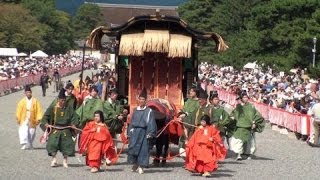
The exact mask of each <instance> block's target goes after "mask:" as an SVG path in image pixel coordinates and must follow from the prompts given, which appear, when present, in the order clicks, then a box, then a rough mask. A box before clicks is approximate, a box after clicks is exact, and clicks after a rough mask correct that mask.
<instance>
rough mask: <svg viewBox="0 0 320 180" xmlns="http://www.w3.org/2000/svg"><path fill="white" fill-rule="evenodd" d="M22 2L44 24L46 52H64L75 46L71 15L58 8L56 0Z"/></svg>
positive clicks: (24, 0)
mask: <svg viewBox="0 0 320 180" xmlns="http://www.w3.org/2000/svg"><path fill="white" fill-rule="evenodd" d="M22 4H23V6H24V7H26V8H27V9H29V10H30V12H31V14H32V15H33V16H35V17H36V18H37V19H38V21H39V22H40V23H42V24H43V29H44V31H45V36H44V40H45V41H46V42H47V46H45V48H44V50H45V52H46V53H48V54H64V53H66V52H67V51H68V50H70V49H71V48H73V47H74V39H73V29H72V22H71V17H70V16H69V15H68V14H67V13H64V12H62V11H58V10H56V9H55V4H54V0H22Z"/></svg>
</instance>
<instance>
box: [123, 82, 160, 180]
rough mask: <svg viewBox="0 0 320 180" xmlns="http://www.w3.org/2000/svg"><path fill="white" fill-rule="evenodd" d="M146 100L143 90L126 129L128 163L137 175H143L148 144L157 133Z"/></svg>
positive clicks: (148, 149) (149, 145)
mask: <svg viewBox="0 0 320 180" xmlns="http://www.w3.org/2000/svg"><path fill="white" fill-rule="evenodd" d="M146 100H147V92H146V89H145V88H144V89H143V91H142V92H141V94H140V95H139V99H138V107H137V109H136V110H135V111H134V112H133V114H132V119H131V122H130V124H129V127H128V138H129V146H128V163H129V164H133V167H132V171H133V172H135V171H137V172H138V173H139V174H143V173H144V171H143V168H144V167H147V166H148V165H149V157H150V147H152V146H151V144H150V143H151V140H152V139H154V138H155V137H156V133H157V125H156V122H155V117H154V113H153V111H152V109H150V108H149V107H147V106H146Z"/></svg>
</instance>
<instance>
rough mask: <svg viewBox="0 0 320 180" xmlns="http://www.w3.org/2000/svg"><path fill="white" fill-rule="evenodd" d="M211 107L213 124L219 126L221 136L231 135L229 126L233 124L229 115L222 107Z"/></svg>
mask: <svg viewBox="0 0 320 180" xmlns="http://www.w3.org/2000/svg"><path fill="white" fill-rule="evenodd" d="M211 107H212V112H211V113H212V119H211V124H214V125H216V126H217V128H218V129H219V131H220V135H221V136H227V134H229V133H228V132H229V126H230V125H231V123H232V121H231V118H230V116H229V114H228V113H227V112H226V111H225V110H224V108H223V107H221V106H211ZM228 136H229V135H228Z"/></svg>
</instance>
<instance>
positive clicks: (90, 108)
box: [76, 86, 105, 129]
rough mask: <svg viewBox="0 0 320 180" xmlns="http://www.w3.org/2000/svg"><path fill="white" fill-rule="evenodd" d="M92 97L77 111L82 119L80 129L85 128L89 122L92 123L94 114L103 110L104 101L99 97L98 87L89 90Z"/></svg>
mask: <svg viewBox="0 0 320 180" xmlns="http://www.w3.org/2000/svg"><path fill="white" fill-rule="evenodd" d="M89 92H90V95H89V96H87V97H86V98H85V99H84V101H83V104H82V105H81V106H80V107H79V108H78V109H77V110H76V113H77V115H78V117H79V118H80V128H81V129H82V128H84V126H85V125H86V123H87V122H89V121H92V120H93V118H94V112H96V111H97V110H100V111H102V112H105V111H104V110H103V101H102V100H101V99H99V97H98V89H97V87H96V86H91V87H90V89H89Z"/></svg>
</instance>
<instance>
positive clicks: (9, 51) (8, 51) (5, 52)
mask: <svg viewBox="0 0 320 180" xmlns="http://www.w3.org/2000/svg"><path fill="white" fill-rule="evenodd" d="M17 55H18V50H17V48H0V56H17Z"/></svg>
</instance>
